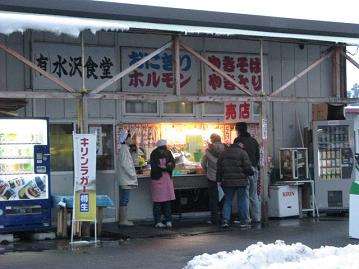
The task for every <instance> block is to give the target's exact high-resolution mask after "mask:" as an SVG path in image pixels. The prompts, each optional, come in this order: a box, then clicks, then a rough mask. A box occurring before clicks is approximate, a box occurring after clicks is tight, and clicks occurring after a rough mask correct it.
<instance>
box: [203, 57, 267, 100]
mask: <svg viewBox="0 0 359 269" xmlns="http://www.w3.org/2000/svg"><path fill="white" fill-rule="evenodd" d="M205 56H206V59H207V60H208V61H209V62H211V63H212V64H213V65H214V66H216V67H217V68H219V69H220V70H222V71H223V72H225V73H226V74H227V75H228V76H230V77H231V78H233V79H234V80H235V81H236V82H238V83H239V84H241V85H242V86H243V87H244V88H246V89H247V90H248V91H249V92H251V93H253V94H256V93H260V91H261V87H262V86H261V83H262V78H261V60H260V56H259V55H256V54H235V53H206V54H205ZM205 81H206V92H207V94H208V95H229V94H235V95H238V94H245V93H244V92H242V91H241V90H240V89H238V88H237V87H236V86H235V85H234V84H233V83H231V82H230V81H229V80H228V79H225V78H223V77H222V76H220V75H219V74H218V73H216V72H215V71H214V70H213V69H211V68H210V67H208V66H207V65H206V68H205Z"/></svg>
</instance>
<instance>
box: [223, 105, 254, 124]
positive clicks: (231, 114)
mask: <svg viewBox="0 0 359 269" xmlns="http://www.w3.org/2000/svg"><path fill="white" fill-rule="evenodd" d="M257 116H258V115H257V113H256V109H255V106H254V103H253V102H226V103H224V122H226V123H235V122H239V121H243V122H253V121H256V120H257V119H258V117H257Z"/></svg>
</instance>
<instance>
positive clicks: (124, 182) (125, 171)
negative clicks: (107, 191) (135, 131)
mask: <svg viewBox="0 0 359 269" xmlns="http://www.w3.org/2000/svg"><path fill="white" fill-rule="evenodd" d="M119 141H120V143H121V147H120V150H119V153H118V181H119V185H120V208H119V223H118V224H119V225H121V226H133V222H132V221H129V220H128V219H127V204H128V202H129V199H130V190H131V189H133V188H137V186H138V182H137V175H136V170H135V165H134V162H133V159H132V156H131V153H130V147H129V145H130V144H131V135H130V134H129V133H128V132H127V131H126V130H121V131H120V134H119Z"/></svg>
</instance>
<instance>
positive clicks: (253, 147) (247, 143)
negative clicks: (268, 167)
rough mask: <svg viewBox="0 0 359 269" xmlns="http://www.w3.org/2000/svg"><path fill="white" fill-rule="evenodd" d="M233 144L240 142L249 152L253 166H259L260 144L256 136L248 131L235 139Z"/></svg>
mask: <svg viewBox="0 0 359 269" xmlns="http://www.w3.org/2000/svg"><path fill="white" fill-rule="evenodd" d="M233 144H239V145H240V146H242V148H243V149H244V150H245V151H246V152H247V154H248V156H249V159H250V160H251V163H252V166H254V167H258V164H259V145H258V142H257V140H256V139H255V138H253V137H251V135H250V134H249V133H248V132H246V133H244V134H243V135H241V136H238V137H237V138H236V139H234V142H233Z"/></svg>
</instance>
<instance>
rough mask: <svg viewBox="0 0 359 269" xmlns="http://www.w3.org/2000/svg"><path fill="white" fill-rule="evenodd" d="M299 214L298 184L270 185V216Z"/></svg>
mask: <svg viewBox="0 0 359 269" xmlns="http://www.w3.org/2000/svg"><path fill="white" fill-rule="evenodd" d="M298 215H299V200H298V186H293V185H271V186H269V199H268V216H269V217H276V218H281V217H291V216H298Z"/></svg>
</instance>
